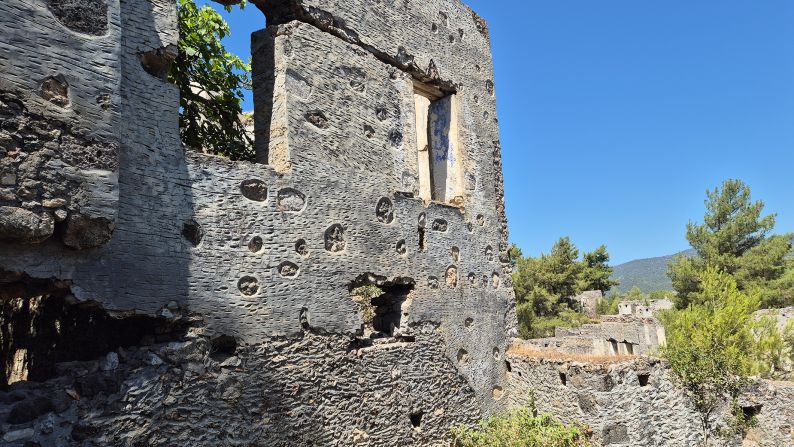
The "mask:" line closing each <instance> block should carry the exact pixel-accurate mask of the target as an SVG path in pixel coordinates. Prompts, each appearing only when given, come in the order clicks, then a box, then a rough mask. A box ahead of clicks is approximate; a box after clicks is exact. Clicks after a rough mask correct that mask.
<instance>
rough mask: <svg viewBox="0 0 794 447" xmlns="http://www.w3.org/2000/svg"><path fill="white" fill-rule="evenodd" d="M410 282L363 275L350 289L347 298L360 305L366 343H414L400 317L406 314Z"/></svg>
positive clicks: (411, 287)
mask: <svg viewBox="0 0 794 447" xmlns="http://www.w3.org/2000/svg"><path fill="white" fill-rule="evenodd" d="M413 289H414V281H413V280H412V279H409V278H397V279H395V280H394V281H386V280H385V278H381V277H376V276H374V275H363V277H361V278H359V279H358V280H356V281H354V282H353V284H352V285H351V287H350V295H351V297H352V299H353V301H355V302H356V303H358V305H359V306H360V309H361V314H362V319H363V320H364V328H363V335H364V337H365V338H369V339H370V340H375V339H389V338H395V339H398V340H399V341H414V340H415V338H414V337H413V336H410V335H409V334H407V331H406V328H405V327H404V324H403V323H404V321H403V318H404V317H405V316H406V315H407V308H408V306H409V305H410V295H411V292H412V291H413Z"/></svg>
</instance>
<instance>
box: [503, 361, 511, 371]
mask: <svg viewBox="0 0 794 447" xmlns="http://www.w3.org/2000/svg"><path fill="white" fill-rule="evenodd" d="M505 367H506V368H507V372H513V366H512V365H511V364H510V362H508V361H507V360H505Z"/></svg>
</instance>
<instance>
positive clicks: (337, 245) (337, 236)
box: [325, 224, 347, 253]
mask: <svg viewBox="0 0 794 447" xmlns="http://www.w3.org/2000/svg"><path fill="white" fill-rule="evenodd" d="M345 247H347V241H345V228H344V227H343V226H342V225H340V224H333V225H331V226H330V227H328V229H327V230H325V250H326V251H328V252H331V253H339V252H342V251H344V250H345Z"/></svg>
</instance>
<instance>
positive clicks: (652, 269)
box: [612, 250, 695, 293]
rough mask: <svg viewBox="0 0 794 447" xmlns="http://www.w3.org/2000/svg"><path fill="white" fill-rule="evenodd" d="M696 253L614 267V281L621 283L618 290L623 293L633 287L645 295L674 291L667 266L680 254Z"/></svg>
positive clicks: (686, 252)
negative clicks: (660, 291)
mask: <svg viewBox="0 0 794 447" xmlns="http://www.w3.org/2000/svg"><path fill="white" fill-rule="evenodd" d="M694 253H695V251H694V250H687V251H684V252H681V253H676V254H674V255H668V256H660V257H658V258H648V259H637V260H635V261H629V262H627V263H625V264H620V265H616V266H614V267H613V269H614V272H613V273H612V279H614V280H616V281H620V285H619V286H618V287H616V289H619V290H620V291H621V292H628V291H629V290H631V289H632V288H633V287H639V288H640V290H642V291H643V292H644V293H649V292H653V291H654V290H672V288H673V284H672V282H670V278H668V277H667V264H668V263H669V262H670V260H672V259H673V258H674V257H676V256H678V254H685V255H693V254H694ZM613 290H614V289H613Z"/></svg>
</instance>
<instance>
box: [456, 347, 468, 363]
mask: <svg viewBox="0 0 794 447" xmlns="http://www.w3.org/2000/svg"><path fill="white" fill-rule="evenodd" d="M456 357H457V359H458V363H459V364H461V365H462V364H464V363H468V361H469V352H468V351H466V350H465V349H459V350H458V354H457V356H456Z"/></svg>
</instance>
